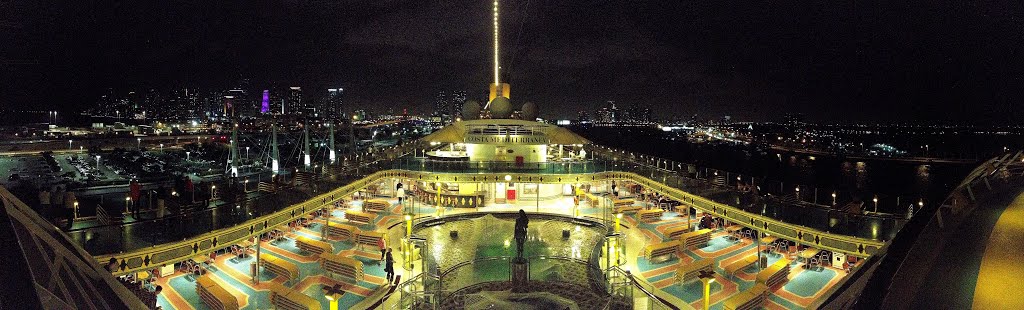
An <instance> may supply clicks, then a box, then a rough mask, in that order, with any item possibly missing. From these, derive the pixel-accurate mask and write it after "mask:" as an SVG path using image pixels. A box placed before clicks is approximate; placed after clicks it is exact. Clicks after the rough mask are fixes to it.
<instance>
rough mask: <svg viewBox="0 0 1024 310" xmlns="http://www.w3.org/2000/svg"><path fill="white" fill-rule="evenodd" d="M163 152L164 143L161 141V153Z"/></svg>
mask: <svg viewBox="0 0 1024 310" xmlns="http://www.w3.org/2000/svg"><path fill="white" fill-rule="evenodd" d="M163 152H164V144H163V143H160V153H163Z"/></svg>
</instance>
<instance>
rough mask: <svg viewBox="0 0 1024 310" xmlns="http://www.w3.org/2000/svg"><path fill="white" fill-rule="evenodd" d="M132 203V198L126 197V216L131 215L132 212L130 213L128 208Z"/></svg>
mask: <svg viewBox="0 0 1024 310" xmlns="http://www.w3.org/2000/svg"><path fill="white" fill-rule="evenodd" d="M131 203H132V196H125V197H124V213H125V214H128V213H131V212H130V211H129V210H128V206H129V205H130V204H131Z"/></svg>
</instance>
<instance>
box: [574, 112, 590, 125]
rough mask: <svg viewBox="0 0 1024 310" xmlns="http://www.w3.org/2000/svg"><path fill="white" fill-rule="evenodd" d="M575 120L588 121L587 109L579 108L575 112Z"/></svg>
mask: <svg viewBox="0 0 1024 310" xmlns="http://www.w3.org/2000/svg"><path fill="white" fill-rule="evenodd" d="M576 121H577V122H580V123H585V122H589V121H590V115H589V113H587V111H584V110H579V111H578V112H576Z"/></svg>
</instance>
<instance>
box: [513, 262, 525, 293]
mask: <svg viewBox="0 0 1024 310" xmlns="http://www.w3.org/2000/svg"><path fill="white" fill-rule="evenodd" d="M509 280H511V281H512V291H513V292H516V293H521V292H525V291H527V290H526V285H527V283H528V282H530V261H528V260H526V259H516V258H514V259H512V262H510V263H509Z"/></svg>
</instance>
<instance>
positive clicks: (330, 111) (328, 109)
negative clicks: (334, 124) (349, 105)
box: [319, 87, 345, 120]
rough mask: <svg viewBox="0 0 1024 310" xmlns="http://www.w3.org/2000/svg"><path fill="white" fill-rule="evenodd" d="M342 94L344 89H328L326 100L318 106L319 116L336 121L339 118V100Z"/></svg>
mask: <svg viewBox="0 0 1024 310" xmlns="http://www.w3.org/2000/svg"><path fill="white" fill-rule="evenodd" d="M344 94H345V89H344V88H341V87H338V88H328V89H327V98H324V100H323V102H321V103H322V104H321V105H320V111H319V113H320V116H321V117H323V118H325V119H331V120H337V119H338V118H339V117H341V102H342V101H341V100H342V95H344Z"/></svg>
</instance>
